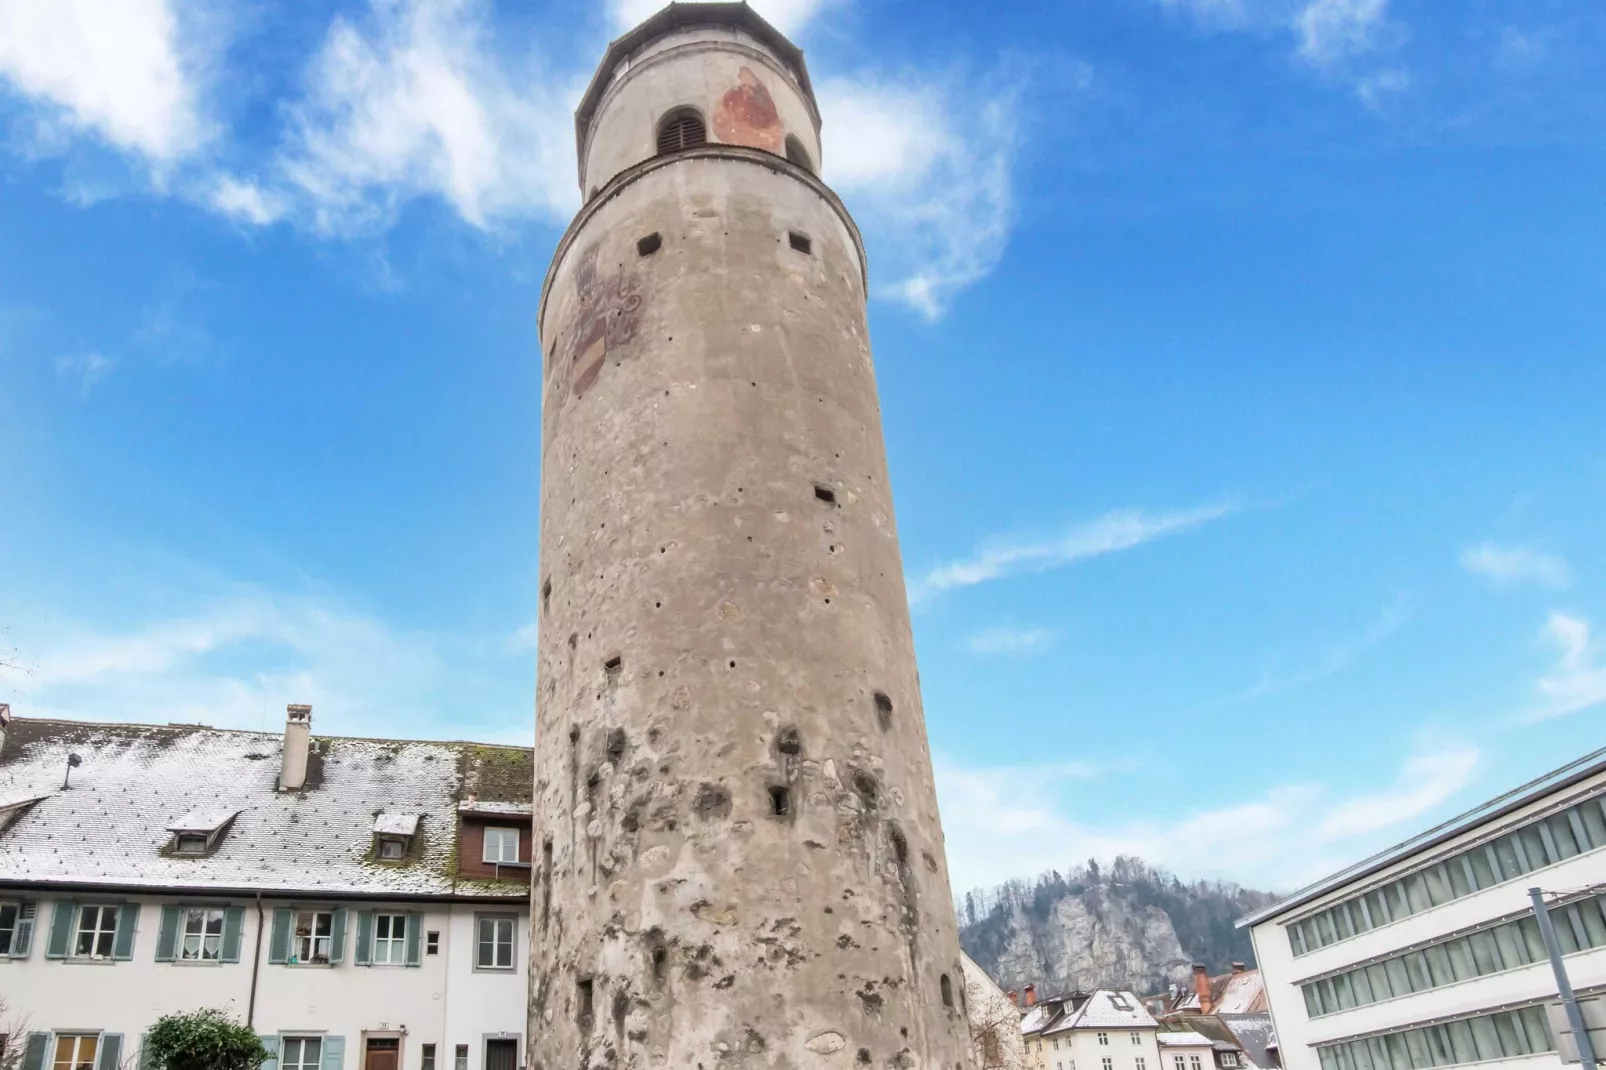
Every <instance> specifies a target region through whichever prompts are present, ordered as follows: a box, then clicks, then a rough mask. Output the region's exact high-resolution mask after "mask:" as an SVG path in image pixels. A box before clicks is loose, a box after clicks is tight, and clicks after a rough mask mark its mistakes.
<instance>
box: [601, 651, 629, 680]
mask: <svg viewBox="0 0 1606 1070" xmlns="http://www.w3.org/2000/svg"><path fill="white" fill-rule="evenodd" d="M624 664H625V659H624V656H623V655H621V654H615V655H614V656H613V657H611V658H609V659H608V660H607V661H604V662H603V663H602V671H603V672H605V673H607V674H608V675H609V676H613V675H616V674H617V673H618V672H619V670H620V669H622V668H624Z"/></svg>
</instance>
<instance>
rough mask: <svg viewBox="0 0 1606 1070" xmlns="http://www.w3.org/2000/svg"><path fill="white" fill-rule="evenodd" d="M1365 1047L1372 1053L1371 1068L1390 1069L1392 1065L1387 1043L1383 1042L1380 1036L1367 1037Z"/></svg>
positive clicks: (1374, 1069) (1378, 1069)
mask: <svg viewBox="0 0 1606 1070" xmlns="http://www.w3.org/2000/svg"><path fill="white" fill-rule="evenodd" d="M1366 1047H1367V1050H1368V1051H1370V1052H1371V1053H1372V1067H1373V1070H1390V1068H1391V1067H1392V1066H1393V1065H1394V1063H1393V1060H1391V1059H1390V1058H1389V1048H1388V1045H1387V1044H1385V1043H1383V1038H1382V1037H1368V1038H1367V1039H1366Z"/></svg>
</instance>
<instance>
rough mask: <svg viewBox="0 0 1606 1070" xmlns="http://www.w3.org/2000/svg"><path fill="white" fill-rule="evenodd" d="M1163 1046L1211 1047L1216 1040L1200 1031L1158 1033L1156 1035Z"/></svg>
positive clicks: (1156, 1038)
mask: <svg viewBox="0 0 1606 1070" xmlns="http://www.w3.org/2000/svg"><path fill="white" fill-rule="evenodd" d="M1154 1039H1155V1040H1157V1041H1159V1042H1160V1046H1161V1047H1162V1048H1165V1047H1174V1048H1209V1047H1212V1046H1214V1044H1215V1041H1213V1040H1211V1039H1210V1038H1209V1037H1207V1036H1203V1035H1202V1034H1199V1033H1157V1034H1155V1037H1154Z"/></svg>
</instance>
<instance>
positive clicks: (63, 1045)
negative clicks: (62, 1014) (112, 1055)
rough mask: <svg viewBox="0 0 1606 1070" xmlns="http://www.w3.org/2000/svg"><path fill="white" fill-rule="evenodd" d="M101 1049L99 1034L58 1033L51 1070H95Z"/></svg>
mask: <svg viewBox="0 0 1606 1070" xmlns="http://www.w3.org/2000/svg"><path fill="white" fill-rule="evenodd" d="M99 1049H100V1034H99V1033H58V1034H56V1057H55V1059H54V1060H53V1061H52V1063H51V1070H95V1055H96V1053H97V1052H98V1051H99Z"/></svg>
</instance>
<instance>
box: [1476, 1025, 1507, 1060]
mask: <svg viewBox="0 0 1606 1070" xmlns="http://www.w3.org/2000/svg"><path fill="white" fill-rule="evenodd" d="M1472 1038H1473V1039H1474V1040H1475V1041H1477V1044H1478V1059H1479V1061H1480V1062H1481V1061H1483V1060H1485V1059H1498V1058H1500V1057H1501V1055H1502V1052H1501V1051H1500V1036H1499V1034H1497V1033H1496V1032H1495V1028H1494V1019H1493V1018H1474V1019H1472Z"/></svg>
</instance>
